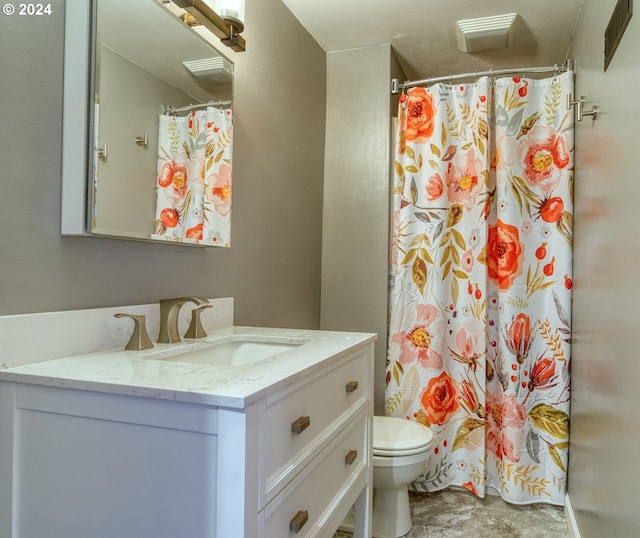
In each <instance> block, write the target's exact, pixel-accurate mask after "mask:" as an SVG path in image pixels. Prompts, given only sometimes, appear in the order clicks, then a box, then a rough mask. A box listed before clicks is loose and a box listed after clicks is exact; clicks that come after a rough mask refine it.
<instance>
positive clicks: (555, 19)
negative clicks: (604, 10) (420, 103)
mask: <svg viewBox="0 0 640 538" xmlns="http://www.w3.org/2000/svg"><path fill="white" fill-rule="evenodd" d="M583 1H584V0H322V1H317V0H283V2H284V4H285V5H286V6H287V7H288V8H289V10H290V11H291V12H292V13H293V14H294V16H295V17H296V18H297V19H298V20H299V21H300V22H301V23H302V25H303V26H304V27H305V28H306V29H307V30H308V31H309V33H310V34H311V35H312V36H313V37H314V38H315V39H316V41H317V42H318V44H319V45H320V46H321V47H322V48H323V49H324V50H325V51H327V52H333V51H339V50H345V49H352V48H359V47H367V46H372V45H380V44H387V43H390V44H391V45H392V47H393V49H394V51H395V53H396V55H397V57H398V60H399V61H400V64H401V65H402V67H403V69H404V71H405V74H406V76H407V79H408V80H415V79H421V78H428V77H436V76H444V75H449V74H459V73H467V72H475V71H481V70H488V69H490V68H494V69H500V68H511V67H516V66H517V67H520V66H543V65H544V66H547V65H554V64H559V65H560V64H563V63H564V62H565V60H566V58H567V54H568V51H569V44H570V42H571V35H572V32H573V28H574V25H575V22H576V19H577V17H578V14H579V12H580V8H581V6H582V3H583ZM514 12H515V13H517V14H518V17H517V18H516V20H515V22H514V25H513V27H512V33H511V40H510V44H509V48H506V49H501V50H493V51H484V52H481V53H477V54H468V53H466V52H461V51H459V50H458V48H457V37H456V35H457V30H456V21H458V20H462V19H471V18H477V17H489V16H494V15H502V14H507V13H514ZM603 46H604V45H603Z"/></svg>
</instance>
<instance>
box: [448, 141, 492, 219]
mask: <svg viewBox="0 0 640 538" xmlns="http://www.w3.org/2000/svg"><path fill="white" fill-rule="evenodd" d="M445 179H446V181H447V198H448V199H449V202H451V203H452V204H462V205H464V206H465V207H466V208H467V209H472V208H473V206H474V204H475V203H476V197H477V196H478V192H479V190H480V188H481V187H482V185H483V181H484V179H483V177H482V161H481V160H480V159H476V153H475V151H474V150H473V149H470V150H469V151H467V153H466V156H465V163H464V164H463V165H462V166H455V165H454V164H453V162H450V163H449V165H448V167H447V171H446V172H445Z"/></svg>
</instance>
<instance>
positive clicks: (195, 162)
mask: <svg viewBox="0 0 640 538" xmlns="http://www.w3.org/2000/svg"><path fill="white" fill-rule="evenodd" d="M232 128H233V127H232V114H231V110H230V109H226V110H220V109H217V108H213V107H208V108H207V109H206V110H199V111H193V112H191V113H190V114H189V115H188V116H184V117H176V116H167V115H161V116H160V131H159V141H158V180H157V204H156V233H155V235H154V236H153V237H154V238H156V239H166V240H170V241H178V242H185V243H187V242H189V243H200V244H208V245H217V246H222V247H228V246H230V240H231V238H230V233H231V141H232Z"/></svg>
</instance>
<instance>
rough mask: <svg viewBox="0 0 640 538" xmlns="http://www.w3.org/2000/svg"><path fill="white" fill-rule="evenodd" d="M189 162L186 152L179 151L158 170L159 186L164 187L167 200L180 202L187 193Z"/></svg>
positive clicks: (174, 202) (175, 202)
mask: <svg viewBox="0 0 640 538" xmlns="http://www.w3.org/2000/svg"><path fill="white" fill-rule="evenodd" d="M188 168H189V162H188V159H187V156H186V155H185V154H184V153H178V154H177V155H176V156H175V157H174V158H173V159H172V160H171V161H165V162H164V163H162V166H160V170H159V171H158V186H160V187H162V188H164V193H165V196H166V197H167V200H169V201H170V202H172V203H173V204H177V203H178V202H180V201H181V200H182V199H183V198H184V197H185V194H186V193H187V186H188V181H189V173H188Z"/></svg>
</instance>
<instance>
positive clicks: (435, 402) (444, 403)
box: [420, 372, 460, 426]
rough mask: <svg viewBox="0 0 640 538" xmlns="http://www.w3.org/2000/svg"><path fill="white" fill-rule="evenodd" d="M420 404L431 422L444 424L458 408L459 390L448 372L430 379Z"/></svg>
mask: <svg viewBox="0 0 640 538" xmlns="http://www.w3.org/2000/svg"><path fill="white" fill-rule="evenodd" d="M420 404H421V405H422V409H423V410H424V412H425V413H426V415H427V418H428V419H429V422H430V423H431V424H437V425H438V426H442V425H443V424H444V423H445V422H446V421H447V419H448V418H449V416H450V415H453V414H454V413H455V412H456V411H457V410H458V408H459V407H460V404H458V391H457V390H456V387H455V385H454V383H453V380H452V379H451V377H449V374H447V372H442V373H441V374H440V375H439V376H438V377H434V378H433V379H431V380H430V381H429V383H428V385H427V388H426V389H424V392H423V393H422V395H421V396H420Z"/></svg>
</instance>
